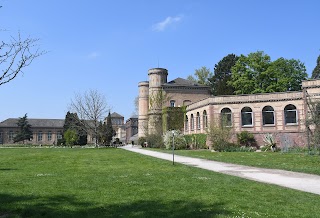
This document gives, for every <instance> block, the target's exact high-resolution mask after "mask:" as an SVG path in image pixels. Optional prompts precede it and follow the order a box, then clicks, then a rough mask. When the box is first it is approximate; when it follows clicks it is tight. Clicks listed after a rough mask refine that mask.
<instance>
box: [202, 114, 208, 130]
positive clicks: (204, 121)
mask: <svg viewBox="0 0 320 218" xmlns="http://www.w3.org/2000/svg"><path fill="white" fill-rule="evenodd" d="M202 122H203V129H205V128H208V116H207V111H205V110H204V111H203V121H202Z"/></svg>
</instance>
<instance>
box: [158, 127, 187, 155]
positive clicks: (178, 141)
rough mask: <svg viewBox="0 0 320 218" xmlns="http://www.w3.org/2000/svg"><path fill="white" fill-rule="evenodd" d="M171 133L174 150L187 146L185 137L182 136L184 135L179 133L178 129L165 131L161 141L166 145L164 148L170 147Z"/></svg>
mask: <svg viewBox="0 0 320 218" xmlns="http://www.w3.org/2000/svg"><path fill="white" fill-rule="evenodd" d="M173 134H174V147H175V149H176V150H180V149H186V148H187V143H186V139H185V138H184V135H183V134H182V133H181V131H180V130H171V131H167V132H166V133H165V134H164V135H163V142H164V145H165V146H166V149H172V144H173Z"/></svg>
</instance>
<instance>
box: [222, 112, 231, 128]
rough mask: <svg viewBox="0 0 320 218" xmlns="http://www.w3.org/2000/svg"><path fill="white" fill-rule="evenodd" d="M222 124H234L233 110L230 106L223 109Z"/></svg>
mask: <svg viewBox="0 0 320 218" xmlns="http://www.w3.org/2000/svg"><path fill="white" fill-rule="evenodd" d="M221 125H222V126H228V127H229V126H232V119H231V110H230V109H229V108H223V109H222V110H221Z"/></svg>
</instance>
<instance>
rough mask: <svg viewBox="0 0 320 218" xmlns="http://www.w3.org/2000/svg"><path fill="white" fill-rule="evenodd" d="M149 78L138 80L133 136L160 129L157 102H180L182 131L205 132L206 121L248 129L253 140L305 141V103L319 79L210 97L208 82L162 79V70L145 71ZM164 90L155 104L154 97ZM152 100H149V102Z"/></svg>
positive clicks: (318, 91) (319, 87) (315, 94)
mask: <svg viewBox="0 0 320 218" xmlns="http://www.w3.org/2000/svg"><path fill="white" fill-rule="evenodd" d="M148 75H149V81H144V82H140V83H139V133H138V135H139V137H143V136H145V135H146V133H149V134H150V133H153V132H156V131H161V130H158V129H156V127H155V123H157V122H158V123H160V122H161V112H162V108H163V107H168V106H171V107H180V106H184V105H186V114H185V117H184V134H198V133H206V130H207V128H209V127H210V125H214V124H215V123H216V124H217V125H221V120H224V125H226V126H229V127H232V129H233V131H234V133H239V132H241V131H248V132H251V133H253V134H254V135H255V138H256V140H257V142H258V144H260V145H261V144H263V137H264V136H265V135H266V134H268V133H269V134H272V135H273V136H274V137H275V138H276V141H277V143H278V144H284V143H289V144H291V145H299V146H303V145H306V144H307V134H306V126H305V122H306V118H307V116H308V102H309V101H315V100H316V99H318V98H319V96H320V80H307V81H303V83H302V89H301V91H296V92H282V93H266V94H252V95H230V96H210V94H209V87H206V86H200V85H199V84H193V83H191V82H189V81H187V80H184V79H181V78H177V79H175V80H173V81H171V82H167V75H168V72H167V70H166V69H162V68H154V69H150V70H149V73H148ZM159 93H161V95H163V94H164V95H166V98H165V99H161V100H162V102H161V103H160V104H155V103H154V98H155V97H154V96H156V95H159ZM150 101H151V102H152V104H151V103H150Z"/></svg>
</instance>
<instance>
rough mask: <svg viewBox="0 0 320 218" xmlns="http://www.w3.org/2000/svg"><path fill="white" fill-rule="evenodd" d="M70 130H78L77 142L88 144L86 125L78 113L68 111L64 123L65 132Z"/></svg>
mask: <svg viewBox="0 0 320 218" xmlns="http://www.w3.org/2000/svg"><path fill="white" fill-rule="evenodd" d="M68 130H74V131H76V133H77V136H78V140H77V141H76V142H75V144H77V145H86V144H87V133H86V130H85V126H84V125H83V124H82V123H81V121H80V120H79V117H78V115H77V113H70V112H69V111H68V112H67V114H66V117H65V121H64V125H63V134H64V133H65V132H66V131H68Z"/></svg>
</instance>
